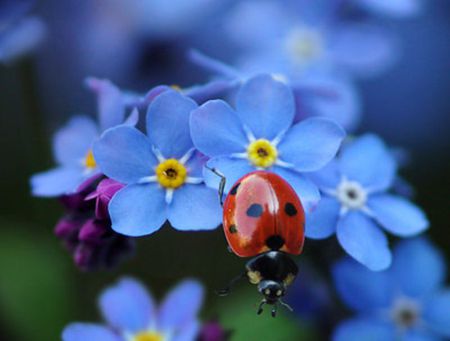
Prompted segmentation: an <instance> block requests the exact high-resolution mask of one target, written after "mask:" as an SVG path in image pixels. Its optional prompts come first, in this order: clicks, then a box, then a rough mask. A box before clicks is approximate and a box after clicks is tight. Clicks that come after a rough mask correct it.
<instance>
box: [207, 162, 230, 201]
mask: <svg viewBox="0 0 450 341" xmlns="http://www.w3.org/2000/svg"><path fill="white" fill-rule="evenodd" d="M205 168H206V169H209V170H210V171H211V172H213V173H214V174H216V175H217V176H218V177H219V178H220V184H219V201H220V206H223V193H224V191H225V183H226V181H227V179H226V178H225V175H223V174H222V173H221V172H219V171H218V170H217V169H215V168H214V167H209V166H208V165H205Z"/></svg>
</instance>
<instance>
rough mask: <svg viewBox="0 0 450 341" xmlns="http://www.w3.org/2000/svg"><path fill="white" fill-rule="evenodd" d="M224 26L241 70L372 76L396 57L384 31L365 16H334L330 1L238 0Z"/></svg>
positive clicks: (292, 75) (294, 75) (292, 74)
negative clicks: (236, 47) (236, 49)
mask: <svg viewBox="0 0 450 341" xmlns="http://www.w3.org/2000/svg"><path fill="white" fill-rule="evenodd" d="M226 27H227V28H228V29H227V32H228V33H229V35H230V37H231V38H232V39H233V40H234V41H235V42H236V43H237V44H238V45H239V46H240V47H241V49H242V51H243V55H242V56H241V57H240V59H239V60H238V61H237V63H238V65H240V66H241V68H242V69H243V70H246V71H251V72H267V70H277V71H276V72H277V73H281V74H286V75H289V78H290V79H298V78H300V77H301V76H302V75H303V74H305V73H306V72H308V71H311V70H313V71H323V70H342V71H345V72H351V73H352V74H354V75H358V76H372V75H376V74H379V73H380V72H382V71H384V70H385V69H386V68H387V67H388V66H390V65H391V64H392V62H393V61H394V60H395V59H396V56H397V44H396V42H395V39H393V37H392V36H391V35H390V34H389V32H387V31H386V30H384V29H383V28H382V27H381V26H379V25H376V24H373V23H371V22H368V21H358V22H350V21H342V20H338V18H337V11H336V4H335V3H334V2H333V1H318V2H317V3H316V2H314V5H312V4H311V2H310V1H308V0H300V1H298V0H296V1H287V2H283V3H281V2H279V1H274V0H264V1H259V0H258V1H256V0H247V1H241V2H239V3H238V4H237V6H236V8H234V9H233V10H232V11H231V13H230V14H229V15H228V17H227V20H226Z"/></svg>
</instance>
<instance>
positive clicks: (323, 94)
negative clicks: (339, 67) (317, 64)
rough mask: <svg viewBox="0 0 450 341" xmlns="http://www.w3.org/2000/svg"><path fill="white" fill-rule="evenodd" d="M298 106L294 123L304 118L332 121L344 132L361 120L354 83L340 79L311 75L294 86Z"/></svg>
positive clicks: (350, 129)
mask: <svg viewBox="0 0 450 341" xmlns="http://www.w3.org/2000/svg"><path fill="white" fill-rule="evenodd" d="M293 90H294V95H295V98H296V104H297V113H296V117H295V121H300V120H301V119H302V118H303V117H305V116H320V117H325V118H329V119H331V120H333V121H334V122H336V123H337V124H339V125H340V126H342V127H343V128H344V129H345V130H347V131H353V130H355V129H356V128H357V126H358V125H359V123H360V120H361V99H360V98H359V97H360V96H359V93H358V91H357V89H356V87H355V86H354V84H353V83H352V82H350V81H348V80H346V79H344V78H343V77H340V76H330V75H326V76H324V75H323V74H322V73H320V74H317V73H315V72H314V73H312V75H308V76H306V77H303V78H302V79H301V81H299V82H298V83H296V84H294V85H293Z"/></svg>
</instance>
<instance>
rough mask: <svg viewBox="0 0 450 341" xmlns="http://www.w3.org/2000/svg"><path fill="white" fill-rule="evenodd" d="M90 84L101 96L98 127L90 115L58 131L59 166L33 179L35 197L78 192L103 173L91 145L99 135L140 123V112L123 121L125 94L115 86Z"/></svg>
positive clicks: (100, 82)
mask: <svg viewBox="0 0 450 341" xmlns="http://www.w3.org/2000/svg"><path fill="white" fill-rule="evenodd" d="M89 83H90V85H91V87H92V89H93V90H95V91H96V92H97V93H98V103H99V111H98V112H99V124H97V123H96V122H95V121H94V120H92V119H91V118H89V117H87V116H82V115H78V116H75V117H73V118H72V119H70V121H69V122H68V123H67V124H66V125H65V126H64V127H63V128H61V129H60V130H59V131H58V132H56V134H55V135H54V137H53V155H54V157H55V160H56V162H57V163H58V167H57V168H54V169H51V170H49V171H46V172H43V173H38V174H35V175H33V176H32V178H31V187H32V193H33V195H35V196H42V197H54V196H59V195H64V194H71V193H74V192H76V190H77V189H78V187H79V186H80V185H81V184H82V183H83V182H84V181H85V180H86V179H88V178H90V177H92V176H97V175H99V174H100V171H99V169H98V167H97V163H96V160H95V158H94V156H93V154H92V144H93V142H94V141H95V140H96V139H97V138H98V137H99V136H100V134H101V133H102V132H103V131H104V130H105V129H108V128H110V127H113V126H116V125H120V124H122V123H124V124H128V125H135V124H136V123H137V119H138V113H137V111H133V113H132V114H131V115H130V116H129V117H128V119H127V120H126V121H125V122H124V118H125V106H124V105H122V104H121V98H122V95H121V94H120V91H119V90H118V89H117V88H116V87H115V86H114V85H113V84H112V83H110V82H109V81H107V80H95V79H91V80H90V81H89Z"/></svg>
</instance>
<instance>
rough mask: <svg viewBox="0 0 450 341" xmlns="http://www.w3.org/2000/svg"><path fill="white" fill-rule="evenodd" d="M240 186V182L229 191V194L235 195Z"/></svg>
mask: <svg viewBox="0 0 450 341" xmlns="http://www.w3.org/2000/svg"><path fill="white" fill-rule="evenodd" d="M240 185H241V183H240V182H239V183H237V184H236V185H234V187H233V188H232V189H231V191H230V194H231V195H236V193H237V190H238V188H239V186H240Z"/></svg>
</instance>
